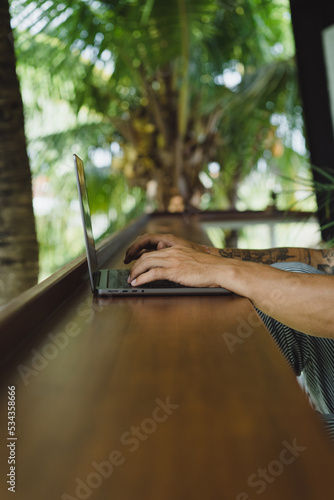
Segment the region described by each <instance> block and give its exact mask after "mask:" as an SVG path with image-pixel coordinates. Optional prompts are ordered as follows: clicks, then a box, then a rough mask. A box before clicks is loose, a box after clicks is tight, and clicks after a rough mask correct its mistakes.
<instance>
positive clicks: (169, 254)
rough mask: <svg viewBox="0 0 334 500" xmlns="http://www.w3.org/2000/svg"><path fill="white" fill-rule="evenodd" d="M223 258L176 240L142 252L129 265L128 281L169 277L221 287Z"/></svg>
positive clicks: (134, 283) (194, 284) (137, 282)
mask: <svg viewBox="0 0 334 500" xmlns="http://www.w3.org/2000/svg"><path fill="white" fill-rule="evenodd" d="M222 260H223V259H221V258H219V257H217V256H214V255H209V254H207V253H205V252H203V251H202V250H200V251H197V250H195V249H193V248H191V247H189V246H188V247H187V246H184V245H180V244H175V245H172V246H169V247H164V248H161V249H160V250H159V251H152V252H145V253H143V254H142V255H141V257H140V258H139V259H138V260H137V262H135V263H134V265H133V266H132V268H131V271H130V275H129V280H128V281H129V283H131V285H132V286H141V285H143V284H145V283H149V282H150V281H155V280H169V281H174V282H175V283H180V284H181V285H185V286H191V287H220V286H221V285H220V283H219V278H220V276H221V267H222Z"/></svg>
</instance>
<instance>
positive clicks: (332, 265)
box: [317, 248, 334, 274]
mask: <svg viewBox="0 0 334 500" xmlns="http://www.w3.org/2000/svg"><path fill="white" fill-rule="evenodd" d="M321 256H322V262H321V263H320V264H318V265H317V268H318V269H319V271H324V272H325V273H326V274H334V249H333V248H330V249H328V250H322V251H321Z"/></svg>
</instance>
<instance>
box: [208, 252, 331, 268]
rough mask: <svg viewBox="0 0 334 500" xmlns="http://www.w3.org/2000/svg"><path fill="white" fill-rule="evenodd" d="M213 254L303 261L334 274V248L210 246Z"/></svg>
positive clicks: (264, 261) (268, 260) (266, 260)
mask: <svg viewBox="0 0 334 500" xmlns="http://www.w3.org/2000/svg"><path fill="white" fill-rule="evenodd" d="M210 253H212V255H217V256H218V255H220V256H221V257H225V258H228V259H235V260H239V261H240V260H241V261H249V262H256V263H260V264H268V265H270V264H274V263H276V262H303V263H305V264H309V265H310V266H312V267H314V268H316V269H319V270H323V271H325V272H326V273H327V274H334V249H328V250H316V249H310V248H294V247H282V248H269V249H265V250H242V249H239V248H222V249H218V248H214V247H211V248H210Z"/></svg>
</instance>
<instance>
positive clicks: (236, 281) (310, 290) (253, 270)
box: [221, 260, 334, 338]
mask: <svg viewBox="0 0 334 500" xmlns="http://www.w3.org/2000/svg"><path fill="white" fill-rule="evenodd" d="M221 279H222V282H221V286H225V287H226V288H229V289H231V290H232V291H234V292H235V293H237V294H239V295H243V296H245V297H247V298H249V299H250V300H251V302H252V303H253V305H254V306H255V307H257V308H258V309H260V310H261V311H263V312H264V313H265V314H268V315H269V316H271V317H273V318H274V319H277V320H278V321H280V322H281V323H283V324H285V325H287V326H290V327H291V328H293V329H295V330H297V331H301V332H304V333H307V334H309V335H313V336H319V337H329V338H334V308H333V303H334V277H333V276H325V275H313V274H312V275H310V274H300V273H289V272H286V271H282V270H279V269H275V268H272V267H270V266H266V265H261V264H257V263H253V262H247V261H244V262H236V261H234V260H226V261H225V262H224V263H223V267H222V272H221Z"/></svg>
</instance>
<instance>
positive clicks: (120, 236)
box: [0, 214, 149, 364]
mask: <svg viewBox="0 0 334 500" xmlns="http://www.w3.org/2000/svg"><path fill="white" fill-rule="evenodd" d="M148 218H149V215H148V214H144V215H142V216H141V217H140V218H138V219H136V220H135V221H133V222H131V223H130V224H129V225H128V226H127V227H126V228H124V229H122V230H120V231H118V232H116V233H114V234H113V235H111V236H109V237H107V238H106V239H104V240H103V241H102V242H100V243H99V244H98V245H97V254H98V260H99V265H100V266H103V265H104V264H105V262H106V261H107V260H108V259H110V258H111V257H112V256H114V255H116V254H117V253H118V252H119V250H120V248H121V247H122V246H124V245H125V244H126V243H127V242H129V241H130V240H131V238H133V237H135V236H136V235H137V234H138V232H139V231H140V230H141V228H143V227H144V226H145V224H146V223H147V220H148ZM87 280H88V268H87V258H86V253H83V254H82V255H80V256H79V257H77V258H76V259H74V260H73V261H72V262H70V263H68V264H67V265H65V266H64V267H62V268H61V269H59V270H58V271H56V272H55V273H54V274H52V275H51V276H50V277H48V278H46V279H45V280H44V281H42V282H41V283H38V284H37V285H35V286H34V287H32V288H30V289H29V290H26V291H25V292H23V293H22V294H20V295H18V296H17V297H15V298H14V299H12V300H11V301H10V302H9V303H8V304H7V305H6V306H5V307H3V309H2V310H1V311H0V349H1V357H2V364H3V363H6V361H7V359H8V356H10V355H11V353H12V352H13V350H14V349H17V347H18V345H20V344H21V342H22V341H25V339H26V338H27V337H28V336H29V335H30V334H31V332H33V331H34V330H35V329H36V328H37V327H38V326H39V325H40V324H41V323H43V321H44V320H46V319H47V318H48V317H49V316H50V315H52V314H53V313H54V312H55V311H56V310H57V309H58V307H60V306H61V305H62V304H63V303H64V302H66V300H68V298H69V297H70V296H71V295H72V294H73V293H75V292H76V290H77V289H78V288H79V287H80V286H81V285H82V284H84V283H86V282H87Z"/></svg>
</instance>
